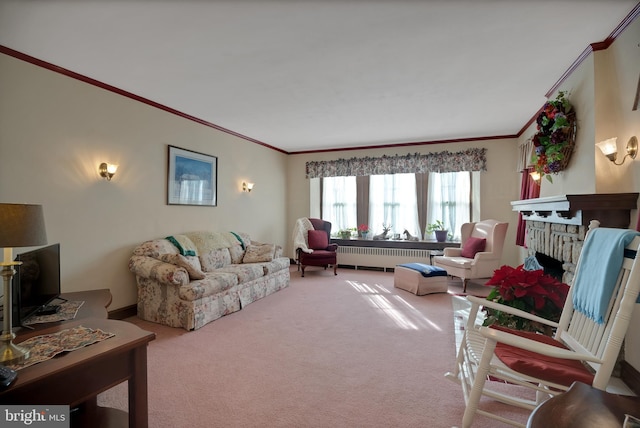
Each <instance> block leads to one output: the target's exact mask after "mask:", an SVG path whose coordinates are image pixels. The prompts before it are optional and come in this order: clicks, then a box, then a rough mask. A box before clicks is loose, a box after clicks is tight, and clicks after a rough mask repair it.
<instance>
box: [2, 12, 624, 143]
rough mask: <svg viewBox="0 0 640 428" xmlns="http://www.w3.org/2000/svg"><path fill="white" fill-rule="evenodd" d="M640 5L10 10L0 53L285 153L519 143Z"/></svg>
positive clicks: (3, 24) (5, 14)
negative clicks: (557, 92) (559, 86)
mask: <svg viewBox="0 0 640 428" xmlns="http://www.w3.org/2000/svg"><path fill="white" fill-rule="evenodd" d="M636 4H637V1H636V0H598V1H596V0H557V1H552V0H532V1H527V0H468V1H458V0H450V1H445V0H443V1H426V0H425V1H419V0H368V1H365V0H350V1H339V0H324V1H323V0H253V1H250V0H235V1H232V0H229V1H206V0H189V1H178V0H175V1H171V0H155V1H151V0H148V1H146V0H129V1H125V0H118V1H107V0H102V1H99V0H85V1H80V0H46V1H45V0H7V1H6V0H0V45H3V46H5V47H8V48H11V49H14V50H16V51H19V52H21V53H24V54H27V55H30V56H33V57H35V58H37V59H39V60H43V61H46V62H50V63H52V64H54V65H56V66H60V67H63V68H66V69H68V70H70V71H73V72H76V73H79V74H81V75H84V76H87V77H90V78H93V79H96V80H98V81H100V82H103V83H106V84H109V85H113V86H115V87H117V88H120V89H122V90H124V91H128V92H131V93H133V94H135V95H138V96H141V97H144V98H147V99H149V100H151V101H154V102H157V103H160V104H162V105H165V106H168V107H170V108H173V109H175V110H178V111H180V112H182V113H185V114H187V115H191V116H194V117H196V118H198V119H200V120H203V121H206V122H209V123H212V124H215V125H217V126H219V127H222V128H225V129H228V130H231V131H233V132H235V133H238V134H241V135H244V136H247V137H249V138H250V139H255V140H258V141H260V142H263V143H264V144H267V145H269V146H273V147H275V148H278V149H280V150H282V151H285V152H299V151H308V150H325V149H334V148H352V147H359V146H376V145H390V144H402V143H408V142H423V141H437V140H446V139H459V138H470V137H487V136H504V135H515V134H517V133H518V132H519V131H520V130H521V129H522V127H523V126H524V125H525V124H526V123H527V122H528V121H529V119H531V118H532V117H533V115H534V114H535V113H536V112H537V110H538V109H539V108H540V107H541V106H542V104H543V103H544V101H545V100H546V98H545V94H546V93H547V91H549V90H550V89H551V88H552V87H553V86H554V84H555V83H556V82H557V81H558V80H559V79H560V78H561V76H562V75H563V73H564V72H565V71H567V70H568V69H569V68H570V67H571V65H572V63H573V62H574V61H575V60H576V59H578V58H579V56H580V55H581V54H582V53H583V52H584V51H585V49H587V48H588V47H589V44H591V43H596V42H601V41H603V40H605V39H606V38H607V37H608V36H609V35H610V34H611V33H612V32H613V31H614V29H615V28H616V27H617V26H618V25H619V24H620V23H621V22H622V21H623V20H624V18H625V17H626V16H627V15H628V14H629V12H631V11H632V10H633V9H634V7H635V6H636Z"/></svg>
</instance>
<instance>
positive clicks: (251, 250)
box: [242, 245, 276, 263]
mask: <svg viewBox="0 0 640 428" xmlns="http://www.w3.org/2000/svg"><path fill="white" fill-rule="evenodd" d="M275 250H276V248H275V245H247V251H246V252H245V253H244V258H243V259H242V263H260V262H270V261H272V260H273V254H274V253H275Z"/></svg>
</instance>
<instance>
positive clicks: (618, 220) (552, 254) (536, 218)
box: [511, 193, 638, 284]
mask: <svg viewBox="0 0 640 428" xmlns="http://www.w3.org/2000/svg"><path fill="white" fill-rule="evenodd" d="M637 201H638V193H604V194H589V195H561V196H553V197H547V198H537V199H525V200H522V201H513V202H511V206H512V207H513V210H514V211H518V212H520V214H522V217H523V219H524V220H526V225H527V226H526V227H527V256H535V255H536V253H537V254H538V257H536V259H537V260H538V262H540V259H544V260H545V261H549V263H552V262H551V261H550V260H553V261H554V262H553V263H554V264H555V265H556V266H558V265H560V266H561V269H562V274H561V276H562V281H563V282H565V283H567V284H570V283H571V281H572V279H573V275H574V273H575V268H576V264H577V262H578V258H579V256H580V252H581V251H582V245H583V242H584V237H585V234H586V232H587V230H588V226H589V223H590V222H591V221H592V220H597V221H598V222H599V223H600V226H601V227H615V228H627V227H629V224H630V223H631V218H630V216H631V210H635V209H636V207H637ZM541 264H543V263H541Z"/></svg>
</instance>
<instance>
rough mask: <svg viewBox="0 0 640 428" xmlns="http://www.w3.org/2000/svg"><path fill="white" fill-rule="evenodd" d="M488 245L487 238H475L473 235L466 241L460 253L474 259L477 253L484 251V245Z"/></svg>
mask: <svg viewBox="0 0 640 428" xmlns="http://www.w3.org/2000/svg"><path fill="white" fill-rule="evenodd" d="M486 245H487V240H486V239H485V238H475V237H473V236H471V237H470V238H469V239H467V240H466V241H465V242H464V245H463V246H462V251H461V252H460V255H461V256H462V257H466V258H468V259H472V258H474V257H475V256H476V253H479V252H481V251H484V247H485V246H486Z"/></svg>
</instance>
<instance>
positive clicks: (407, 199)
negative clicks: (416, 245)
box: [369, 174, 422, 237]
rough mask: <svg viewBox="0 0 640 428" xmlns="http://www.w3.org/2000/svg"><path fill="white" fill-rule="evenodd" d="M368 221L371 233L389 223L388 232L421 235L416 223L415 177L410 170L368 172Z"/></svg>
mask: <svg viewBox="0 0 640 428" xmlns="http://www.w3.org/2000/svg"><path fill="white" fill-rule="evenodd" d="M369 223H370V226H371V229H372V230H373V233H374V235H377V234H380V233H382V230H383V226H382V225H383V224H384V225H390V226H391V230H390V231H389V234H391V235H393V234H394V233H398V234H401V235H402V233H404V231H405V230H407V231H408V232H409V233H410V234H411V235H413V236H417V237H422V234H421V233H420V225H419V223H418V204H417V198H416V179H415V175H414V174H388V175H372V176H371V177H370V183H369Z"/></svg>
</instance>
